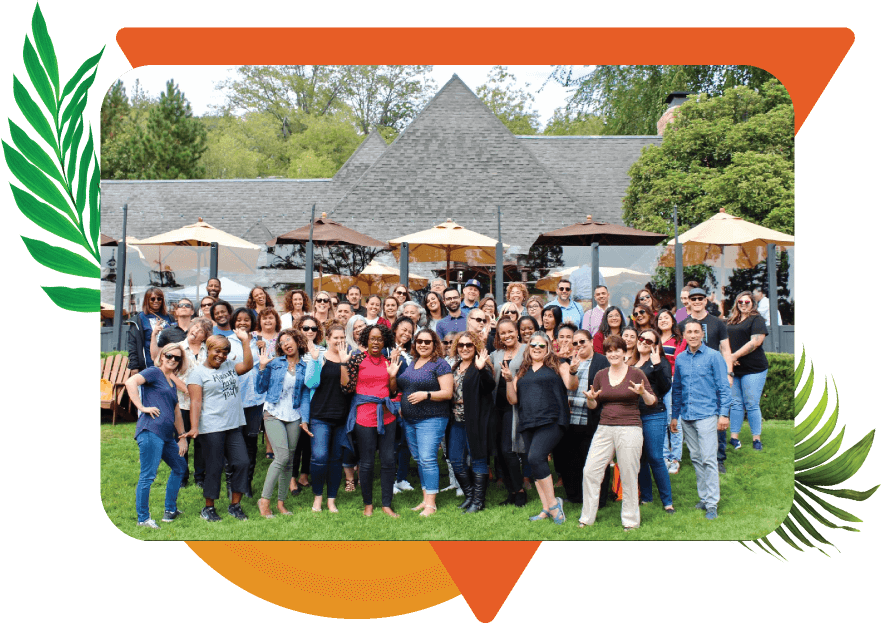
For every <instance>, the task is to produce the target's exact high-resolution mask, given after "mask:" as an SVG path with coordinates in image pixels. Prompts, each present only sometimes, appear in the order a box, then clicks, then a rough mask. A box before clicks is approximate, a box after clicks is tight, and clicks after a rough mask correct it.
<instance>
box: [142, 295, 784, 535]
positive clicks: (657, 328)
mask: <svg viewBox="0 0 881 623" xmlns="http://www.w3.org/2000/svg"><path fill="white" fill-rule="evenodd" d="M221 287H222V286H221V283H220V281H219V280H217V279H213V280H211V281H210V282H209V283H208V284H207V290H208V295H207V296H206V297H204V298H203V299H202V300H201V301H199V310H198V311H197V310H196V309H195V307H194V305H193V303H192V302H191V301H189V300H187V299H181V300H180V301H178V302H177V305H176V306H175V308H174V311H173V316H172V315H170V314H169V313H168V311H167V308H166V302H165V295H164V293H163V292H162V290H161V289H159V288H152V289H150V290H148V291H147V292H146V294H145V296H144V302H143V309H142V311H141V312H140V313H139V314H138V315H137V317H135V318H133V319H132V321H131V328H130V331H129V339H128V342H129V367H130V368H132V369H133V370H135V371H136V372H137V373H135V374H133V375H132V376H131V377H130V379H129V380H128V381H127V383H126V385H127V389H128V393H129V396H130V397H131V399H132V403H133V404H134V406H135V407H136V408H137V409H138V410H139V413H140V417H139V418H138V423H137V428H136V434H135V439H136V440H137V443H138V446H139V449H140V459H141V473H140V478H139V481H138V485H137V490H136V510H137V515H138V517H137V520H138V525H143V526H149V527H152V528H157V527H158V524H157V523H156V522H155V521H154V520H153V519H152V518H151V514H150V510H149V491H150V486H151V484H152V482H153V480H154V479H155V477H156V473H157V469H158V466H159V463H160V462H161V461H162V460H164V461H165V462H166V463H167V464H168V465H169V466H170V468H171V475H170V476H169V479H168V483H167V486H166V499H165V513H164V516H163V518H162V520H163V521H166V522H170V521H174V520H175V519H176V518H177V517H178V516H179V515H180V511H179V510H178V508H177V495H178V490H179V488H180V487H181V486H184V485H186V484H187V483H188V482H189V478H190V471H189V463H188V453H189V450H190V448H189V446H190V445H191V444H192V445H194V448H193V450H194V452H193V454H194V459H193V480H194V482H195V484H196V485H198V486H199V487H201V488H202V491H203V496H204V499H205V504H204V508H203V509H202V511H201V517H202V518H204V519H205V520H207V521H219V520H220V519H221V518H220V516H219V515H218V514H217V511H216V510H215V501H216V500H217V499H218V498H219V497H220V491H221V486H222V484H223V481H224V479H225V482H226V491H227V497H228V498H229V501H230V504H229V506H228V509H227V512H228V514H229V515H232V516H233V517H235V518H237V519H240V520H244V519H247V516H246V514H245V512H244V510H243V509H242V506H241V500H242V498H243V497H254V496H255V489H254V488H253V479H254V473H255V466H256V464H257V454H258V443H257V440H258V435H259V432H260V430H261V429H262V430H263V431H264V432H265V439H266V452H267V454H266V456H267V458H268V459H271V464H270V465H269V466H268V469H267V472H266V476H265V479H264V482H263V486H262V490H260V492H259V497H258V499H257V504H256V506H257V510H258V511H259V513H260V515H261V516H263V517H267V518H269V517H273V516H274V515H275V514H276V513H277V514H290V510H288V509H287V508H286V505H285V502H286V499H287V498H288V497H289V496H290V495H298V494H299V493H300V492H301V491H302V490H304V489H305V488H306V487H307V486H311V488H312V492H313V495H314V500H313V504H312V510H313V511H314V512H321V511H323V510H324V508H325V507H326V508H327V510H329V511H330V512H338V508H337V505H336V500H337V496H338V494H339V489H340V487H341V486H343V480H344V479H345V490H346V491H349V492H352V491H355V490H356V475H357V476H358V477H359V479H360V488H361V498H362V503H363V514H364V515H365V516H370V515H372V514H373V512H374V499H373V493H374V492H373V488H374V487H373V482H374V474H375V470H376V455H377V452H378V455H379V481H380V505H381V506H380V507H381V509H382V512H383V513H385V514H386V515H389V516H392V517H397V516H398V513H397V512H396V511H395V510H394V508H393V498H394V495H395V494H396V493H398V492H400V491H405V490H410V489H412V488H413V487H412V485H410V483H409V481H408V476H407V475H408V468H409V465H410V459H411V457H412V458H413V459H415V462H416V465H417V467H418V474H419V481H420V485H421V488H422V500H421V502H420V503H419V504H418V505H417V506H416V507H415V508H413V509H412V510H413V511H416V512H418V513H419V514H420V515H422V516H429V515H432V514H434V513H435V512H437V508H438V494H439V492H440V491H441V490H442V489H441V483H440V477H441V469H440V465H441V461H442V460H443V458H440V459H439V456H440V457H445V458H446V460H447V462H448V466H449V472H450V481H451V487H453V486H454V487H456V488H457V489H458V490H459V491H460V493H461V495H462V497H464V500H463V501H462V503H461V504H459V507H460V508H461V509H462V511H463V513H465V514H471V513H476V512H479V511H481V510H483V509H484V508H485V506H486V496H487V488H488V486H489V483H490V480H491V479H493V477H494V478H495V479H498V480H501V482H502V483H503V485H504V487H505V489H506V490H507V494H508V495H507V497H506V499H505V500H504V501H503V502H502V504H503V505H514V506H517V507H523V506H525V505H526V503H527V490H528V489H529V488H531V486H530V481H531V482H534V484H535V489H536V492H537V494H538V497H539V500H540V502H541V511H540V512H539V513H538V514H536V515H533V516H530V517H529V519H530V520H531V521H540V520H551V521H553V522H555V523H557V524H562V523H564V522H565V520H566V514H565V512H564V504H570V505H573V504H574V505H580V506H581V514H580V517H579V519H578V525H579V527H585V526H590V525H592V524H593V523H594V522H595V520H596V515H597V511H598V509H599V508H600V507H602V506H604V505H605V503H606V501H607V499H608V494H609V482H610V472H611V470H610V469H609V466H610V464H611V463H612V461H613V460H614V462H615V464H616V465H617V468H618V473H619V476H620V483H621V488H622V510H621V521H622V524H623V526H624V529H625V530H632V529H635V528H638V527H639V525H640V512H639V507H640V505H641V504H648V503H651V502H652V500H653V493H652V481H653V480H654V483H655V485H656V487H657V489H658V494H659V497H660V498H661V503H662V504H663V507H664V510H665V511H666V512H667V513H671V514H672V513H674V512H675V509H674V506H673V498H672V489H671V481H670V478H671V476H675V475H676V474H677V473H679V470H680V462H681V459H682V442H683V440H684V442H685V444H686V445H687V446H688V449H689V453H690V455H691V461H692V464H693V466H694V469H695V472H696V474H697V493H698V499H699V502H698V504H697V508H699V509H701V510H702V511H703V512H704V513H705V516H706V518H707V519H710V520H712V519H715V518H716V517H717V516H718V509H719V504H720V487H719V474H720V473H725V471H726V470H725V464H724V461H725V459H726V456H727V455H726V451H727V446H730V447H731V448H733V449H734V450H737V449H740V448H741V442H740V439H739V437H740V432H741V429H742V425H743V421H744V414H746V417H747V418H748V421H749V426H750V432H751V433H752V437H753V443H752V447H753V449H754V450H762V442H761V423H762V416H761V409H760V399H761V395H762V389H763V386H764V381H765V377H766V374H767V369H768V363H767V359H766V357H765V355H764V352H763V350H762V342H763V339H764V337H765V335H767V332H768V331H767V328H766V325H765V322H764V320H763V318H762V316H761V315H760V314H759V310H758V306H757V301H756V300H755V298H754V297H753V295H752V293H750V292H742V293H740V294H739V295H738V296H737V298H736V299H735V300H736V304H735V309H734V310H733V312H732V313H731V314H730V315H729V317H728V318H727V321H726V320H723V319H720V318H718V317H716V316H714V315H712V314H709V313H708V312H707V310H706V305H707V302H708V297H707V293H706V292H705V291H704V290H703V289H702V288H700V287H697V284H689V285H688V286H687V287H686V289H685V290H683V292H682V293H681V296H682V298H681V300H682V302H683V304H684V308H683V309H684V310H685V313H684V314H683V317H682V318H680V319H677V312H675V311H674V310H670V309H662V308H661V307H660V305H659V303H658V301H657V299H656V298H655V295H654V294H653V292H652V291H651V290H650V289H649V288H645V289H643V290H640V292H639V293H638V294H637V296H636V303H635V305H634V307H633V309H632V310H628V311H629V312H630V313H625V312H624V311H622V310H621V309H619V308H618V307H615V306H611V305H609V291H608V289H607V288H606V287H605V286H598V287H597V288H596V289H595V291H594V298H595V301H596V305H594V306H593V307H591V308H590V309H587V310H585V309H584V307H582V305H580V304H579V303H577V302H575V301H573V300H572V298H571V294H572V284H571V283H570V282H569V281H568V280H566V279H562V280H560V282H559V284H558V285H557V288H556V297H555V298H554V299H553V300H551V301H549V302H547V303H545V302H544V301H543V300H542V298H540V297H537V296H530V295H529V292H528V290H527V288H526V286H525V285H524V284H522V283H511V284H509V285H508V287H507V289H506V291H505V300H504V301H497V300H496V299H495V298H494V297H492V296H491V295H488V296H484V297H482V298H481V288H480V284H479V282H477V281H475V280H470V281H468V282H466V283H465V284H464V286H463V287H462V290H461V292H460V291H459V289H457V288H455V287H448V286H447V284H446V282H444V281H443V280H435V281H434V282H432V284H431V289H430V291H429V292H428V293H427V294H426V295H425V296H424V297H423V300H422V301H421V302H417V301H415V300H413V299H412V297H411V292H410V290H409V289H408V288H407V287H406V286H405V285H403V284H395V285H394V286H392V287H391V288H389V290H388V296H386V297H384V298H383V297H379V296H376V295H371V296H369V297H367V298H366V299H364V298H363V297H362V293H361V291H360V289H359V288H358V287H357V286H353V287H352V288H350V289H349V291H348V292H347V293H346V295H345V297H344V298H343V297H341V296H340V297H337V296H336V295H334V294H332V293H329V292H325V291H320V292H317V293H315V295H314V298H310V296H309V295H308V294H307V293H306V292H305V291H303V290H291V291H288V292H287V293H286V295H285V297H284V301H283V303H282V305H283V308H284V309H283V310H281V311H282V314H281V315H280V314H279V311H277V310H276V309H275V302H274V301H273V299H272V297H271V296H270V295H269V293H267V292H266V291H265V290H264V289H263V288H260V287H255V288H254V289H253V290H252V291H251V293H250V296H249V298H248V301H247V304H246V305H245V306H244V307H241V308H239V309H233V308H232V306H231V305H230V304H229V303H228V302H226V301H224V300H223V299H222V298H221ZM681 311H682V310H680V312H681ZM729 428H730V430H731V436H730V439H729V438H728V436H727V434H726V430H728V429H729ZM551 457H553V464H554V468H555V469H556V472H557V476H558V478H559V482H558V483H557V485H556V486H559V485H562V487H563V489H564V491H565V496H566V497H565V499H564V498H562V497H558V496H556V494H555V483H554V477H553V474H552V471H551V465H550V460H551ZM493 459H494V460H493ZM310 477H311V482H310V480H309V478H310ZM448 488H449V487H448ZM273 496H274V497H275V507H274V508H273V505H272V499H273Z"/></svg>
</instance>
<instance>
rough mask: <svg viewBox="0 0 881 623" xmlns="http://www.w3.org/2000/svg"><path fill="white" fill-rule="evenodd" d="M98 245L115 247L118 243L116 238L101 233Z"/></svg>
mask: <svg viewBox="0 0 881 623" xmlns="http://www.w3.org/2000/svg"><path fill="white" fill-rule="evenodd" d="M100 245H101V246H102V247H115V246H117V245H119V240H117V239H116V238H111V237H110V236H107V235H105V234H101V242H100Z"/></svg>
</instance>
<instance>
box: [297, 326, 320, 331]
mask: <svg viewBox="0 0 881 623" xmlns="http://www.w3.org/2000/svg"><path fill="white" fill-rule="evenodd" d="M300 330H301V331H314V332H315V333H318V327H315V326H312V325H309V326H308V327H307V326H305V325H304V326H302V327H300Z"/></svg>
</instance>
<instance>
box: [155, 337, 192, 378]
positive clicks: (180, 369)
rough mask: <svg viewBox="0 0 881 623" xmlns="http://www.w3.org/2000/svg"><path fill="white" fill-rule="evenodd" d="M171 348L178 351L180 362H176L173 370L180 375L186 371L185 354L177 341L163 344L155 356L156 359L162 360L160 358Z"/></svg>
mask: <svg viewBox="0 0 881 623" xmlns="http://www.w3.org/2000/svg"><path fill="white" fill-rule="evenodd" d="M173 350H179V351H180V363H178V364H177V368H175V370H174V373H175V374H177V375H178V376H180V375H182V374H184V373H185V372H186V371H187V356H186V354H185V353H184V349H183V347H182V346H181V345H180V343H179V342H171V343H169V344H166V345H165V346H163V347H162V350H160V351H159V356H158V357H157V358H156V361H162V358H163V357H165V355H166V354H167V353H169V352H171V351H173Z"/></svg>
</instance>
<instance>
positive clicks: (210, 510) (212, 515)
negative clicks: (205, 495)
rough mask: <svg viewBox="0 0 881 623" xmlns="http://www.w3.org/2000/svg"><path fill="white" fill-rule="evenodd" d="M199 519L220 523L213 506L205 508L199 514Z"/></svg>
mask: <svg viewBox="0 0 881 623" xmlns="http://www.w3.org/2000/svg"><path fill="white" fill-rule="evenodd" d="M199 517H201V518H202V519H204V520H205V521H220V515H218V514H217V511H216V510H215V509H214V507H213V506H206V507H205V508H203V509H202V512H201V513H199Z"/></svg>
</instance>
